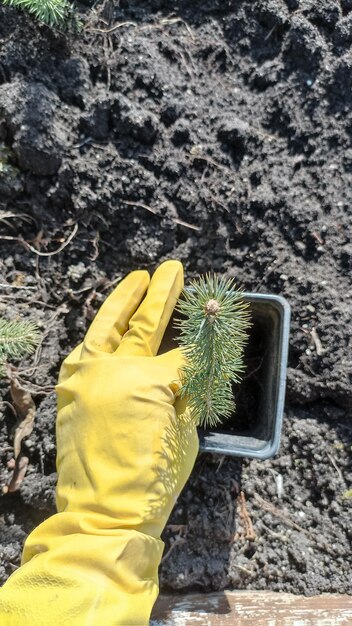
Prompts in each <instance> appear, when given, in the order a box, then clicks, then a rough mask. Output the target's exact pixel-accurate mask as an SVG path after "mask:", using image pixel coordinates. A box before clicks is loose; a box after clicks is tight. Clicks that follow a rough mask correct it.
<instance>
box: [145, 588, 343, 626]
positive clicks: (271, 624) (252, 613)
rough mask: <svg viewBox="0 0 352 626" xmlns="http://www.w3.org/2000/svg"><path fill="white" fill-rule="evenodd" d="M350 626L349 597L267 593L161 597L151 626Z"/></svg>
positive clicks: (227, 592)
mask: <svg viewBox="0 0 352 626" xmlns="http://www.w3.org/2000/svg"><path fill="white" fill-rule="evenodd" d="M230 624H231V626H352V596H346V595H330V594H324V595H321V596H314V597H311V598H306V597H305V596H295V595H292V594H288V593H273V592H269V591H268V592H267V591H224V592H220V593H210V594H200V593H197V594H186V595H183V596H181V595H180V596H176V595H174V596H171V595H170V596H160V597H159V599H158V601H157V603H156V605H155V607H154V610H153V613H152V618H151V622H150V626H230Z"/></svg>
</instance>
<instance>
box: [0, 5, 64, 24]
mask: <svg viewBox="0 0 352 626" xmlns="http://www.w3.org/2000/svg"><path fill="white" fill-rule="evenodd" d="M1 2H2V4H6V5H8V6H12V7H15V8H17V9H23V10H24V11H27V12H28V13H30V14H31V15H33V16H34V17H35V18H36V19H37V20H38V21H39V22H44V24H47V25H48V26H63V25H64V24H65V22H66V21H67V19H68V14H69V10H70V8H71V7H70V4H69V3H68V2H67V0H1Z"/></svg>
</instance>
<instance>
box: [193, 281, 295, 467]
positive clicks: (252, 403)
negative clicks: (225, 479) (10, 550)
mask: <svg viewBox="0 0 352 626" xmlns="http://www.w3.org/2000/svg"><path fill="white" fill-rule="evenodd" d="M244 298H245V300H247V301H248V302H249V303H250V309H251V316H252V328H251V329H250V339H249V343H248V346H247V349H246V352H245V364H246V372H245V374H244V378H243V381H242V383H241V384H240V385H236V386H235V387H234V395H235V399H236V405H237V408H236V412H235V414H234V415H233V417H232V418H230V420H228V421H227V422H225V423H224V425H223V427H221V428H217V429H216V430H212V431H202V430H200V433H199V434H200V448H201V450H202V451H203V452H213V453H216V454H224V455H228V456H238V457H250V458H256V459H268V458H269V457H271V456H273V455H274V454H275V453H276V452H277V450H278V447H279V444H280V436H281V426H282V415H283V409H284V400H285V386H286V366H287V353H288V340H289V328H290V306H289V304H288V302H287V301H286V300H285V299H284V298H282V297H280V296H274V295H270V294H258V293H245V294H244Z"/></svg>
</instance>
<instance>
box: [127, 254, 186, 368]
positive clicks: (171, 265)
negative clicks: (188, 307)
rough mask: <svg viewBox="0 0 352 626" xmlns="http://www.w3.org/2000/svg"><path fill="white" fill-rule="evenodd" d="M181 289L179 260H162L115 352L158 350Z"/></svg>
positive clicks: (142, 353)
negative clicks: (163, 261)
mask: <svg viewBox="0 0 352 626" xmlns="http://www.w3.org/2000/svg"><path fill="white" fill-rule="evenodd" d="M182 289H183V267H182V264H181V263H180V262H179V261H165V263H162V264H161V265H160V266H159V267H158V269H157V270H156V271H155V272H154V274H153V277H152V279H151V281H150V285H149V288H148V291H147V295H146V297H145V299H144V300H143V302H142V303H141V305H140V306H139V307H138V309H137V311H136V313H135V314H134V315H133V316H132V317H131V319H130V323H129V330H128V331H127V332H126V333H125V335H124V336H123V339H122V341H121V343H120V345H119V347H118V349H117V351H116V354H117V355H118V356H122V355H124V356H127V355H128V356H153V355H156V354H157V352H158V350H159V346H160V343H161V340H162V338H163V334H164V332H165V329H166V327H167V325H168V323H169V320H170V317H171V315H172V312H173V310H174V308H175V304H176V302H177V300H178V298H179V296H180V293H181V291H182Z"/></svg>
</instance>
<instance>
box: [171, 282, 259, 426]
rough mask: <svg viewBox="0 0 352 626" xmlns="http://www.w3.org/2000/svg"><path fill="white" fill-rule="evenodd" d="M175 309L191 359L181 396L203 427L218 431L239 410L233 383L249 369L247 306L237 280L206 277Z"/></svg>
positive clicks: (182, 342)
mask: <svg viewBox="0 0 352 626" xmlns="http://www.w3.org/2000/svg"><path fill="white" fill-rule="evenodd" d="M183 297H184V299H183V300H181V301H180V302H179V304H178V305H177V307H176V310H177V311H178V312H179V313H181V315H182V316H183V319H179V320H176V325H177V327H178V329H179V331H180V339H179V343H180V347H181V350H182V351H183V353H184V355H185V357H186V365H185V367H184V368H183V370H182V374H181V376H182V380H181V382H182V387H181V390H180V396H181V397H182V398H183V397H187V399H188V404H189V406H190V409H191V412H192V416H193V417H194V418H195V420H196V421H197V423H198V424H199V425H200V426H204V427H209V426H211V427H213V426H216V425H217V424H219V423H221V421H222V418H227V417H230V415H231V414H232V413H233V412H234V410H235V402H234V399H233V393H232V383H233V382H239V381H240V380H241V375H242V373H243V371H244V365H243V351H244V347H245V345H246V342H247V339H248V334H247V330H248V328H249V326H250V321H249V319H250V316H249V311H248V304H247V303H245V302H244V300H243V297H242V292H241V291H239V290H238V289H236V286H235V284H234V281H233V280H227V279H224V278H218V277H217V276H213V275H207V276H205V277H202V278H200V279H199V280H196V281H193V282H192V283H191V285H190V287H189V288H186V289H185V290H184V292H183Z"/></svg>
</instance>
